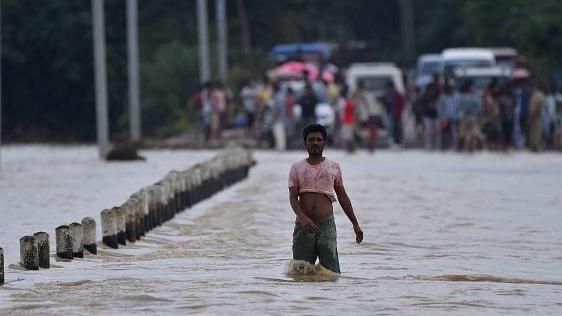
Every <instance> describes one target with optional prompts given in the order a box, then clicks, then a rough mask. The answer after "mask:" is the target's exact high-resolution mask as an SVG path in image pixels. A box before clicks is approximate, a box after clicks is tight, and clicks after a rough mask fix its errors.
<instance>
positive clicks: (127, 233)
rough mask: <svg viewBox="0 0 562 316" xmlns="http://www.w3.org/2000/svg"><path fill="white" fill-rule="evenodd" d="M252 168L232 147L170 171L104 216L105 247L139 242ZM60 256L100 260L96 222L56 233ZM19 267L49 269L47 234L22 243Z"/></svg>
mask: <svg viewBox="0 0 562 316" xmlns="http://www.w3.org/2000/svg"><path fill="white" fill-rule="evenodd" d="M253 164H254V160H253V158H252V153H251V152H250V151H248V150H245V149H242V148H239V147H228V148H227V149H225V150H223V151H222V152H220V153H219V154H217V155H216V156H215V157H213V158H211V159H209V160H207V161H205V162H203V163H199V164H196V165H194V166H193V167H191V168H189V169H187V170H184V171H170V172H169V173H168V174H167V175H166V176H165V177H164V178H163V179H162V180H160V181H158V182H156V183H155V184H153V185H150V186H148V187H145V188H142V189H140V190H139V191H137V192H135V193H134V194H133V195H131V197H130V198H129V199H128V200H127V201H126V202H125V203H123V204H122V205H121V206H116V207H113V208H111V209H105V210H103V211H101V226H102V235H103V237H102V242H103V243H104V244H105V245H107V246H108V247H110V248H115V249H117V248H119V245H126V244H127V241H129V242H134V241H136V240H139V239H141V237H143V236H144V235H145V234H146V233H147V232H149V231H150V230H151V229H153V228H155V227H158V226H160V225H162V224H163V223H164V222H166V221H168V220H170V219H172V218H173V217H174V216H175V214H177V213H179V212H181V211H183V210H185V209H187V208H190V207H191V206H193V205H195V204H196V203H198V202H200V201H202V200H205V199H207V198H209V197H211V196H212V195H213V194H215V193H217V192H218V191H220V190H223V189H224V188H226V187H228V186H230V185H232V184H234V183H236V182H238V181H241V180H243V179H244V178H246V177H247V176H248V171H249V169H250V167H251V166H252V165H253ZM55 233H56V255H57V257H59V258H62V259H73V258H83V257H84V250H87V251H88V252H90V253H91V254H97V244H96V221H95V220H94V219H93V218H91V217H85V218H84V219H83V220H82V222H81V223H76V222H75V223H72V224H70V225H61V226H59V227H57V228H56V230H55ZM20 265H21V266H22V267H23V268H25V269H28V270H39V268H43V269H48V268H49V267H50V248H49V234H47V233H45V232H37V233H35V234H33V236H24V237H22V238H21V239H20ZM1 284H4V250H3V249H2V248H0V285H1Z"/></svg>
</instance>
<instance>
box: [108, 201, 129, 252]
mask: <svg viewBox="0 0 562 316" xmlns="http://www.w3.org/2000/svg"><path fill="white" fill-rule="evenodd" d="M111 211H112V212H114V213H115V218H116V221H115V223H116V228H117V242H118V243H119V244H121V245H123V246H125V245H127V233H126V227H127V212H126V211H125V210H124V209H122V208H121V207H118V206H115V207H113V208H112V209H111Z"/></svg>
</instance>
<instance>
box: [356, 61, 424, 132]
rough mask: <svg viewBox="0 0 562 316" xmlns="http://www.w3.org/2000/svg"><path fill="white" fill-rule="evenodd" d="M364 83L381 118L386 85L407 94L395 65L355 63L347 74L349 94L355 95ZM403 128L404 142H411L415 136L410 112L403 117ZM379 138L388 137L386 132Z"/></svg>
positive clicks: (399, 71)
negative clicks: (360, 82)
mask: <svg viewBox="0 0 562 316" xmlns="http://www.w3.org/2000/svg"><path fill="white" fill-rule="evenodd" d="M359 81H362V82H363V89H364V91H365V94H366V97H367V98H369V99H370V100H369V101H370V102H373V103H374V104H377V105H378V106H377V107H378V108H379V111H380V114H381V116H383V118H384V116H385V115H386V113H384V112H385V111H384V106H383V105H382V104H381V102H380V101H379V97H381V96H382V95H383V94H384V93H385V90H386V84H387V83H388V82H389V81H392V82H393V83H394V86H395V87H396V90H398V92H400V93H402V94H405V89H404V82H403V80H402V70H400V68H398V67H397V66H396V65H395V64H393V63H355V64H351V66H350V67H349V68H348V70H347V72H346V84H347V86H348V88H349V93H350V94H351V93H353V92H354V91H355V90H356V89H357V85H358V82H359ZM402 127H403V135H404V142H410V140H411V139H412V138H413V137H414V136H412V135H413V118H411V115H410V111H408V110H406V111H404V115H403V116H402ZM381 132H382V133H379V136H382V137H383V138H385V137H386V133H385V130H384V129H383V130H381Z"/></svg>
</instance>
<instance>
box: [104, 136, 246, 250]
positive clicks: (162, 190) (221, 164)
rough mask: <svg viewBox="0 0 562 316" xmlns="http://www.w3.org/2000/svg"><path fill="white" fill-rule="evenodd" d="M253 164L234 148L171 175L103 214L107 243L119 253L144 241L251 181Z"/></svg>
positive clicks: (105, 240) (244, 153) (238, 149)
mask: <svg viewBox="0 0 562 316" xmlns="http://www.w3.org/2000/svg"><path fill="white" fill-rule="evenodd" d="M253 163H254V161H253V158H252V154H251V152H249V151H247V150H245V149H242V148H238V147H230V148H227V149H225V150H224V151H222V152H220V153H219V154H217V155H216V156H215V157H213V158H212V159H209V160H207V161H205V162H203V163H199V164H196V165H194V166H193V167H191V168H189V169H187V170H183V171H170V172H169V173H168V174H167V175H166V176H165V177H164V178H163V179H162V180H160V181H158V182H156V183H155V184H153V185H150V186H147V187H144V188H142V189H140V190H139V191H137V192H135V193H133V194H132V195H131V197H130V198H129V199H128V200H127V201H126V202H125V203H123V204H122V205H121V206H116V207H113V208H111V209H105V210H103V211H101V227H102V235H103V238H102V241H103V243H104V244H105V245H107V246H108V247H110V248H114V249H117V248H119V245H126V244H127V241H129V242H134V241H136V240H139V239H141V237H142V236H144V235H145V234H146V233H147V232H149V231H150V230H152V229H153V228H155V227H158V226H160V225H162V224H163V223H164V222H166V221H168V220H170V219H172V218H173V217H174V216H175V215H176V214H177V213H179V212H181V211H183V210H185V209H187V208H190V207H191V206H193V205H194V204H196V203H198V202H200V201H202V200H204V199H207V198H209V197H211V196H212V195H213V194H215V193H216V192H218V191H220V190H222V189H224V188H226V187H228V186H230V185H232V184H234V183H236V182H238V181H240V180H242V179H244V178H245V177H247V176H248V171H249V168H250V167H251V166H252V164H253Z"/></svg>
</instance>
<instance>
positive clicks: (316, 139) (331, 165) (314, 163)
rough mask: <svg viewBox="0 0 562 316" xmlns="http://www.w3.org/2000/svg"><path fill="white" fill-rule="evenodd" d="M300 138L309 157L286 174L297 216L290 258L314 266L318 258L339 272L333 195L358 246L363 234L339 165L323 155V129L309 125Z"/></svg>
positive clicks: (290, 199) (328, 267)
mask: <svg viewBox="0 0 562 316" xmlns="http://www.w3.org/2000/svg"><path fill="white" fill-rule="evenodd" d="M302 136H303V140H304V146H305V148H306V150H307V151H308V158H306V159H303V160H301V161H299V162H297V163H295V164H293V166H292V167H291V171H290V173H289V193H290V194H289V201H290V203H291V207H292V208H293V211H294V212H295V214H296V215H297V220H296V223H295V230H294V232H293V259H294V260H305V261H308V262H310V263H311V264H314V263H315V262H316V257H318V258H319V260H320V264H321V265H322V266H323V267H325V268H327V269H329V270H331V271H333V272H336V273H340V263H339V260H338V249H337V242H336V223H335V222H334V210H333V208H332V203H333V202H335V201H336V196H337V199H338V200H339V202H340V205H341V207H342V208H343V210H344V212H345V215H347V217H348V218H349V220H350V221H351V223H352V224H353V230H354V231H355V236H356V239H355V240H356V241H357V243H358V244H359V243H361V241H362V240H363V231H362V230H361V228H360V227H359V223H358V222H357V218H356V217H355V214H354V213H353V207H352V206H351V201H350V200H349V197H348V196H347V193H345V189H344V187H343V180H342V174H341V170H340V166H339V164H338V163H337V162H335V161H331V160H328V159H326V158H325V157H323V156H322V151H323V150H324V145H325V141H326V138H327V132H326V128H325V127H324V126H322V125H319V124H310V125H307V126H306V127H305V128H304V130H303V133H302ZM334 191H335V193H334Z"/></svg>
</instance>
